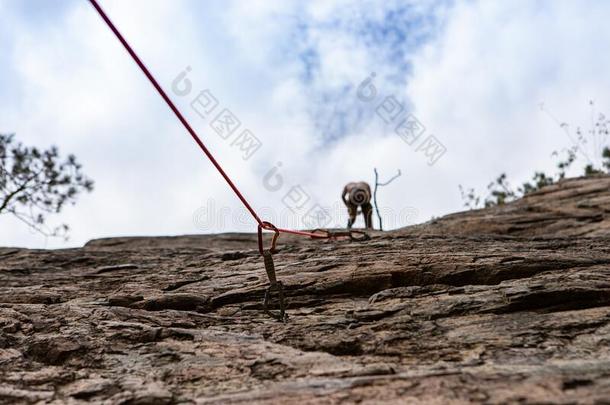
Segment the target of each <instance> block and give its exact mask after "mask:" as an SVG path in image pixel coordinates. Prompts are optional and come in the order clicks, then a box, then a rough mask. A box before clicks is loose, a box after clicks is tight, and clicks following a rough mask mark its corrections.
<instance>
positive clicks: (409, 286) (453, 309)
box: [0, 177, 610, 404]
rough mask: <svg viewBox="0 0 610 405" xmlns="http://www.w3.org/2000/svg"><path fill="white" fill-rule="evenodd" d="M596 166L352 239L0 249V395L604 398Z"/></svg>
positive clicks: (602, 248)
mask: <svg viewBox="0 0 610 405" xmlns="http://www.w3.org/2000/svg"><path fill="white" fill-rule="evenodd" d="M609 224H610V178H608V177H599V178H594V179H574V180H568V181H565V182H562V183H561V184H559V185H555V186H551V187H548V188H546V189H544V190H542V191H540V192H538V193H535V194H532V195H530V196H528V197H526V198H524V199H522V200H520V201H517V202H515V203H513V204H509V205H507V206H504V207H497V208H493V209H486V210H479V211H471V212H466V213H458V214H453V215H450V216H447V217H444V218H442V219H439V220H435V221H432V222H430V223H427V224H424V225H419V226H415V227H410V228H404V229H401V230H397V231H393V232H385V233H380V232H377V233H374V234H373V235H372V239H371V240H369V241H367V242H351V241H348V240H337V241H332V242H321V241H312V240H307V239H301V238H297V237H289V236H282V238H281V239H280V248H281V251H280V252H279V253H278V254H277V255H275V261H276V269H277V272H278V277H279V278H280V279H281V280H282V281H283V283H284V284H285V288H286V294H287V299H288V313H289V315H290V319H289V322H288V323H286V324H283V323H280V322H277V321H274V320H272V319H270V318H269V317H267V316H266V315H265V314H264V313H263V312H262V310H261V309H262V298H263V294H264V290H265V287H266V283H267V280H266V275H265V270H264V268H263V265H262V260H261V257H260V256H259V254H258V251H257V249H256V238H255V236H254V235H249V234H223V235H208V236H183V237H162V238H113V239H103V240H96V241H92V242H90V243H88V244H87V245H86V246H85V247H83V248H80V249H66V250H53V251H49V250H27V249H15V248H0V402H1V403H79V402H82V401H91V402H97V403H109V404H164V403H240V402H242V403H299V402H300V403H302V404H309V403H356V402H358V403H381V402H385V403H422V404H423V403H426V404H427V403H433V404H434V403H437V404H453V403H481V402H483V403H498V404H499V403H609V400H610V245H609V243H608V242H609V241H610V239H609V238H608V235H609V233H610V225H609Z"/></svg>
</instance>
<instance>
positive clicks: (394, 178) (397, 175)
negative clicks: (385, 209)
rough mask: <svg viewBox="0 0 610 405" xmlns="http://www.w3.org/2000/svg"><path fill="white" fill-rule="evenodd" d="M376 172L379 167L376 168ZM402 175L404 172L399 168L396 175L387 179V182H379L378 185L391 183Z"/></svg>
mask: <svg viewBox="0 0 610 405" xmlns="http://www.w3.org/2000/svg"><path fill="white" fill-rule="evenodd" d="M375 173H377V169H375ZM401 175H402V173H401V172H400V169H398V173H396V174H395V175H394V177H392V178H391V179H390V180H388V181H386V182H385V183H377V185H378V186H387V185H388V184H390V183H391V182H393V181H394V180H396V179H397V178H399V177H400V176H401Z"/></svg>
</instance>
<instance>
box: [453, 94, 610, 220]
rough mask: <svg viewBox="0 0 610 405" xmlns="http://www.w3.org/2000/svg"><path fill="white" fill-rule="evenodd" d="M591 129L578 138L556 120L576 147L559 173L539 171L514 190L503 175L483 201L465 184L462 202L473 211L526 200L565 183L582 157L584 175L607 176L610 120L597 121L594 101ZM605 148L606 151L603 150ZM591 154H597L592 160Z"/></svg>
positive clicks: (600, 117)
mask: <svg viewBox="0 0 610 405" xmlns="http://www.w3.org/2000/svg"><path fill="white" fill-rule="evenodd" d="M589 104H590V106H591V128H590V129H589V130H588V131H586V132H585V131H583V130H582V129H581V128H580V127H577V128H576V131H575V133H576V137H574V136H573V134H572V133H571V132H570V130H569V125H568V124H566V123H563V122H562V123H559V122H558V121H557V120H555V118H554V117H553V116H551V118H553V119H554V120H555V121H556V122H557V123H558V124H559V126H560V128H561V129H562V130H563V131H564V132H565V133H566V135H567V136H568V138H569V139H570V141H571V143H572V146H571V147H570V148H569V149H565V150H564V152H565V154H566V155H565V156H564V157H563V159H561V160H559V162H558V163H557V165H556V166H557V169H558V171H557V173H556V174H555V175H548V174H546V173H544V172H540V171H536V172H534V175H533V176H532V179H531V180H530V181H527V182H525V183H523V184H522V185H521V186H520V187H518V188H516V189H514V188H513V187H511V185H510V184H509V182H508V180H507V176H506V173H502V174H500V175H499V176H498V177H497V178H496V180H494V181H493V182H491V183H490V184H489V185H488V186H487V196H486V197H485V198H484V199H483V198H482V197H480V196H478V195H477V194H476V192H475V190H474V189H473V188H470V189H468V190H465V189H464V188H463V187H462V185H460V186H459V188H460V193H461V196H462V201H463V202H464V206H465V207H466V208H469V209H476V208H479V207H480V204H481V201H483V205H484V207H492V206H495V205H503V204H506V203H508V202H511V201H514V200H516V199H518V198H521V197H523V196H524V195H526V194H529V193H533V192H534V191H538V190H540V189H541V188H543V187H546V186H548V185H551V184H554V183H556V182H557V181H559V180H562V179H564V178H565V176H566V171H567V170H568V169H569V168H570V167H571V166H572V165H573V164H574V162H576V161H577V159H578V158H579V157H580V158H582V159H584V160H586V164H585V166H584V176H594V175H599V174H604V173H610V148H609V147H608V146H605V144H606V142H607V137H608V134H609V130H608V127H609V125H610V120H608V119H606V116H605V115H604V114H599V115H598V116H597V119H594V116H595V114H594V104H593V102H592V101H591V102H590V103H589ZM602 147H603V150H601V151H600V149H601V148H602ZM590 153H593V155H592V156H593V159H591V158H590V157H591V155H590ZM552 156H553V157H555V158H560V156H559V153H558V152H556V151H555V152H553V154H552Z"/></svg>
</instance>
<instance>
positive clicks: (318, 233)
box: [89, 0, 369, 322]
mask: <svg viewBox="0 0 610 405" xmlns="http://www.w3.org/2000/svg"><path fill="white" fill-rule="evenodd" d="M89 1H90V3H91V4H92V5H93V7H94V8H95V10H96V11H97V13H98V14H99V15H100V17H101V18H102V20H104V22H105V23H106V25H108V27H109V28H110V30H111V31H112V32H113V33H114V35H115V36H116V37H117V39H118V40H119V42H120V43H121V44H122V45H123V47H124V48H125V50H127V52H128V53H129V55H130V56H131V58H132V59H133V60H134V62H135V63H136V64H137V65H138V67H139V68H140V70H142V72H143V73H144V75H145V76H146V77H147V78H148V80H149V81H150V82H151V84H152V85H153V87H154V88H155V89H156V90H157V92H158V93H159V95H160V96H161V98H163V100H164V101H165V102H166V104H167V105H168V106H169V108H170V109H171V110H172V111H173V112H174V114H175V115H176V117H177V118H178V120H179V121H180V122H181V123H182V125H183V126H184V128H186V130H187V132H188V133H189V134H190V135H191V137H192V138H193V140H194V141H195V143H197V145H198V146H199V148H200V149H201V151H202V152H203V153H204V154H205V156H206V157H207V158H208V159H209V160H210V162H211V163H212V165H214V167H215V168H216V170H218V172H219V173H220V175H221V176H222V177H223V178H224V179H225V181H226V182H227V184H228V185H229V187H231V189H232V190H233V192H234V193H235V195H236V196H237V197H238V198H239V200H240V201H241V202H242V204H243V205H244V206H245V207H246V209H247V210H248V211H249V212H250V214H251V215H252V217H253V218H254V220H255V221H256V222H257V223H258V249H259V252H260V254H261V255H262V256H263V261H264V263H265V270H266V272H267V277H268V278H269V287H268V288H267V289H266V290H265V300H264V303H263V305H264V309H265V312H266V313H267V314H269V315H270V316H272V317H273V318H276V319H278V320H281V321H283V322H285V321H286V320H287V319H288V316H287V315H286V303H285V299H284V287H283V285H282V283H281V281H278V280H277V277H276V274H275V265H274V263H273V256H272V255H273V253H275V252H276V244H277V240H278V238H279V235H280V233H288V234H292V235H300V236H308V237H310V238H313V239H339V238H342V237H348V238H349V239H350V240H352V241H362V240H367V239H369V236H368V234H366V233H365V232H363V231H353V230H350V231H328V230H322V229H317V230H315V231H312V232H306V231H297V230H291V229H281V228H277V227H276V226H275V225H273V224H272V223H270V222H267V221H263V220H261V219H260V218H259V216H258V215H257V214H256V211H255V210H254V208H252V206H251V205H250V203H248V200H246V198H245V197H244V195H243V194H242V193H241V192H240V191H239V189H238V188H237V186H236V185H235V183H233V181H232V180H231V178H230V177H229V175H228V174H227V172H225V171H224V169H223V168H222V166H221V165H220V163H218V161H217V160H216V159H215V158H214V156H213V155H212V153H211V152H210V151H209V150H208V148H207V147H206V146H205V144H204V143H203V142H202V141H201V139H200V138H199V136H198V135H197V133H196V132H195V130H193V128H192V127H191V125H190V124H189V123H188V121H187V120H186V118H184V116H183V115H182V113H181V112H180V110H178V107H176V105H175V104H174V103H173V101H172V100H171V99H170V98H169V96H168V95H167V93H165V91H164V90H163V88H162V87H161V85H160V84H159V83H158V82H157V80H156V79H155V77H154V76H153V75H152V73H150V71H149V70H148V68H147V67H146V65H145V64H144V62H142V60H141V59H140V58H139V57H138V55H137V54H136V53H135V51H134V50H133V48H132V47H131V46H130V45H129V43H128V42H127V40H126V39H125V38H124V37H123V35H122V34H121V33H120V32H119V30H118V29H117V28H116V26H115V25H114V23H113V22H112V21H111V20H110V18H109V17H108V16H107V15H106V13H105V12H104V10H103V9H102V7H101V6H100V5H99V4H98V2H97V0H89ZM263 230H265V231H272V232H273V233H274V234H273V238H272V241H271V248H270V249H268V250H265V249H263ZM356 235H357V236H356ZM274 290H275V291H277V293H278V300H279V307H280V311H279V314H274V313H272V312H271V311H269V301H270V299H271V294H272V292H273V291H274Z"/></svg>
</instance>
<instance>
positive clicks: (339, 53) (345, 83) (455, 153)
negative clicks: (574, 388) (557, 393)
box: [0, 0, 610, 248]
mask: <svg viewBox="0 0 610 405" xmlns="http://www.w3.org/2000/svg"><path fill="white" fill-rule="evenodd" d="M100 3H101V4H102V6H103V7H104V9H105V10H106V11H107V13H108V14H109V16H110V17H111V19H113V20H114V22H115V23H116V25H117V26H118V27H119V29H120V30H121V31H122V32H123V34H124V35H125V37H126V38H127V39H128V40H129V41H130V42H131V44H132V46H133V47H134V48H135V50H136V51H137V52H138V53H139V54H140V56H141V58H142V59H143V60H144V61H145V63H146V64H147V65H148V66H149V68H150V70H151V71H152V72H153V73H154V74H155V75H156V77H157V78H158V80H159V82H160V83H161V85H162V86H163V87H164V88H165V89H167V91H168V93H169V94H170V95H171V97H172V98H173V100H174V101H175V102H176V104H177V105H178V107H179V108H180V109H181V110H182V111H183V112H184V114H185V116H186V118H187V119H188V120H189V121H190V122H191V124H192V125H193V127H194V128H195V130H196V131H198V132H199V134H200V135H201V138H202V139H203V141H204V142H205V143H206V144H207V145H208V147H209V148H210V149H211V151H212V152H213V153H214V154H215V155H216V156H217V158H218V160H219V161H220V162H221V164H222V165H223V166H224V167H225V168H226V170H227V171H228V172H229V174H230V175H231V177H232V178H233V179H234V181H235V182H236V183H237V185H238V187H240V188H241V189H242V190H243V192H244V194H245V195H246V197H247V198H248V199H249V200H250V201H251V203H252V205H253V206H254V207H255V208H256V210H257V211H259V213H260V215H261V216H262V217H264V219H268V220H270V221H272V222H274V223H275V224H276V225H278V226H280V225H282V226H289V227H308V226H313V225H316V223H315V221H318V222H321V223H319V225H327V226H336V225H339V224H344V223H345V221H346V213H345V212H344V209H343V207H342V206H341V204H340V199H339V197H340V193H341V189H342V187H343V185H344V184H345V183H346V182H348V181H352V180H365V181H369V182H373V180H374V177H373V168H375V167H377V168H378V170H379V171H380V173H381V175H382V179H385V178H388V177H391V176H393V175H394V174H395V173H396V172H397V171H398V170H400V171H401V172H402V176H401V177H399V178H398V179H397V180H395V182H393V183H392V184H391V185H389V186H387V187H385V188H383V189H382V190H381V191H380V194H379V200H380V201H379V203H380V206H381V208H382V210H383V214H384V218H385V224H386V226H387V227H388V228H396V227H400V226H405V225H409V224H413V223H417V222H424V221H427V220H429V219H430V218H431V217H433V216H440V215H443V214H446V213H449V212H454V211H458V210H461V209H462V200H461V197H460V192H459V189H458V185H459V184H462V185H464V186H468V187H475V188H477V189H479V190H480V191H482V190H484V188H485V186H486V185H487V183H488V182H489V181H490V180H492V179H493V178H494V177H495V176H497V175H498V174H499V173H501V172H506V173H507V174H508V176H509V178H510V179H512V180H513V181H514V182H515V183H518V182H521V181H523V180H525V179H527V178H528V177H529V175H530V174H531V173H532V172H533V171H534V170H548V171H553V167H554V164H555V163H554V162H555V160H554V158H552V157H551V153H552V151H554V150H561V149H564V148H567V147H570V146H571V143H570V140H569V138H568V136H567V135H566V133H565V132H564V131H562V129H561V128H560V127H559V126H558V122H567V123H569V124H570V125H571V126H570V130H572V131H573V130H574V129H575V128H576V126H579V125H580V126H583V127H587V125H589V124H590V118H591V112H592V110H591V106H590V104H589V101H590V100H594V102H595V105H594V108H595V112H594V113H595V114H597V112H598V111H610V92H608V91H607V90H608V88H610V86H609V85H610V75H609V74H608V72H610V53H608V52H607V50H608V46H609V45H610V26H609V25H608V22H607V16H608V15H610V2H607V1H601V0H599V1H571V0H566V1H561V0H548V1H544V0H536V1H534V0H514V1H513V0H511V1H508V0H506V1H457V0H456V1H437V2H433V1H419V0H403V1H388V0H383V1H382V0H378V1H344V0H335V1H329V0H312V1H287V0H277V1H274V0H258V1H254V0H247V1H246V0H237V1H226V0H222V1H220V0H218V1H215V0H208V1H203V0H200V1H195V0H190V1H189V0H183V1H169V0H154V1H152V0H130V1H118V0H100ZM0 55H1V57H2V59H1V60H2V63H1V64H0V104H1V105H0V132H2V133H15V134H16V136H17V138H18V139H19V140H20V141H22V142H23V143H26V144H29V145H37V146H40V147H48V146H51V145H57V146H58V147H59V148H60V151H61V152H63V153H64V154H67V153H74V154H76V155H77V157H78V159H79V161H80V162H81V163H82V164H83V166H84V171H85V172H86V174H87V175H89V177H91V178H93V179H94V180H95V190H94V192H93V193H91V194H87V195H83V196H81V198H79V201H78V203H77V204H76V205H75V206H71V207H68V208H66V209H65V210H64V211H63V212H62V213H61V214H60V215H57V216H56V217H53V218H49V222H50V223H51V224H53V223H61V222H66V223H68V224H69V225H70V226H71V228H72V230H71V234H70V236H71V238H70V240H69V241H68V242H64V241H63V240H59V239H47V238H44V237H42V236H40V235H38V234H36V233H33V232H31V231H30V230H29V229H28V228H27V227H24V226H23V224H21V223H20V222H18V221H16V220H14V219H13V218H11V217H9V216H6V215H4V216H0V246H27V247H49V248H51V247H53V248H54V247H68V246H79V245H82V244H83V243H85V242H86V241H88V240H90V239H93V238H100V237H108V236H126V235H168V234H193V233H210V232H226V231H254V230H255V222H254V220H253V219H252V218H250V217H249V216H248V214H247V212H246V211H245V210H244V208H243V207H242V206H241V205H240V202H239V201H238V199H237V198H236V197H235V196H234V194H232V192H231V190H230V189H229V188H228V187H227V185H226V184H225V183H224V182H223V180H222V178H221V177H220V176H219V175H218V173H217V172H216V171H215V169H214V168H213V167H212V165H211V164H210V163H209V162H208V161H207V160H206V159H205V157H204V156H203V155H202V153H201V151H200V150H198V149H197V147H196V145H195V143H194V142H193V140H192V139H191V138H190V137H189V136H188V134H187V133H186V132H185V130H184V129H183V128H182V126H181V125H180V123H179V122H178V121H177V120H176V118H175V117H174V116H173V115H172V113H171V111H170V110H169V109H168V108H167V106H166V105H165V104H164V103H163V102H162V100H161V99H160V97H159V96H158V95H157V94H156V93H155V91H154V89H153V88H152V87H151V85H150V84H149V83H148V82H147V80H146V78H145V77H144V76H143V75H142V73H141V72H140V71H139V70H138V69H137V67H136V65H135V64H134V63H133V61H132V60H131V59H130V58H129V57H128V55H127V53H126V52H125V51H124V49H123V48H122V47H121V46H120V44H119V43H118V42H117V40H116V39H115V38H114V37H113V35H112V34H111V32H110V31H109V30H108V28H107V27H106V26H105V25H104V24H103V22H102V20H101V19H100V18H99V17H98V15H97V14H96V13H95V11H94V10H93V8H92V7H91V6H90V4H89V3H88V2H87V1H85V0H56V1H47V0H0ZM367 79H369V81H367ZM541 103H544V108H543V109H541V107H540V106H541ZM227 117H229V118H230V119H233V123H237V122H239V126H237V125H228V126H227V125H223V122H225V123H226V122H227ZM555 120H557V122H556V121H555ZM413 123H415V124H416V125H412V124H413ZM397 128H399V131H398V133H397V131H396V129H397ZM418 128H422V129H423V132H422V130H420V129H418ZM400 129H402V131H401V130H400ZM246 130H247V131H246ZM399 134H402V137H401V136H399ZM257 145H258V147H257ZM256 147H257V148H256ZM432 162H433V164H430V163H432ZM584 163H585V162H584V161H581V162H579V164H580V165H582V164H584ZM575 170H576V169H575ZM320 213H322V214H320ZM359 224H362V223H361V222H359Z"/></svg>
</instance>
